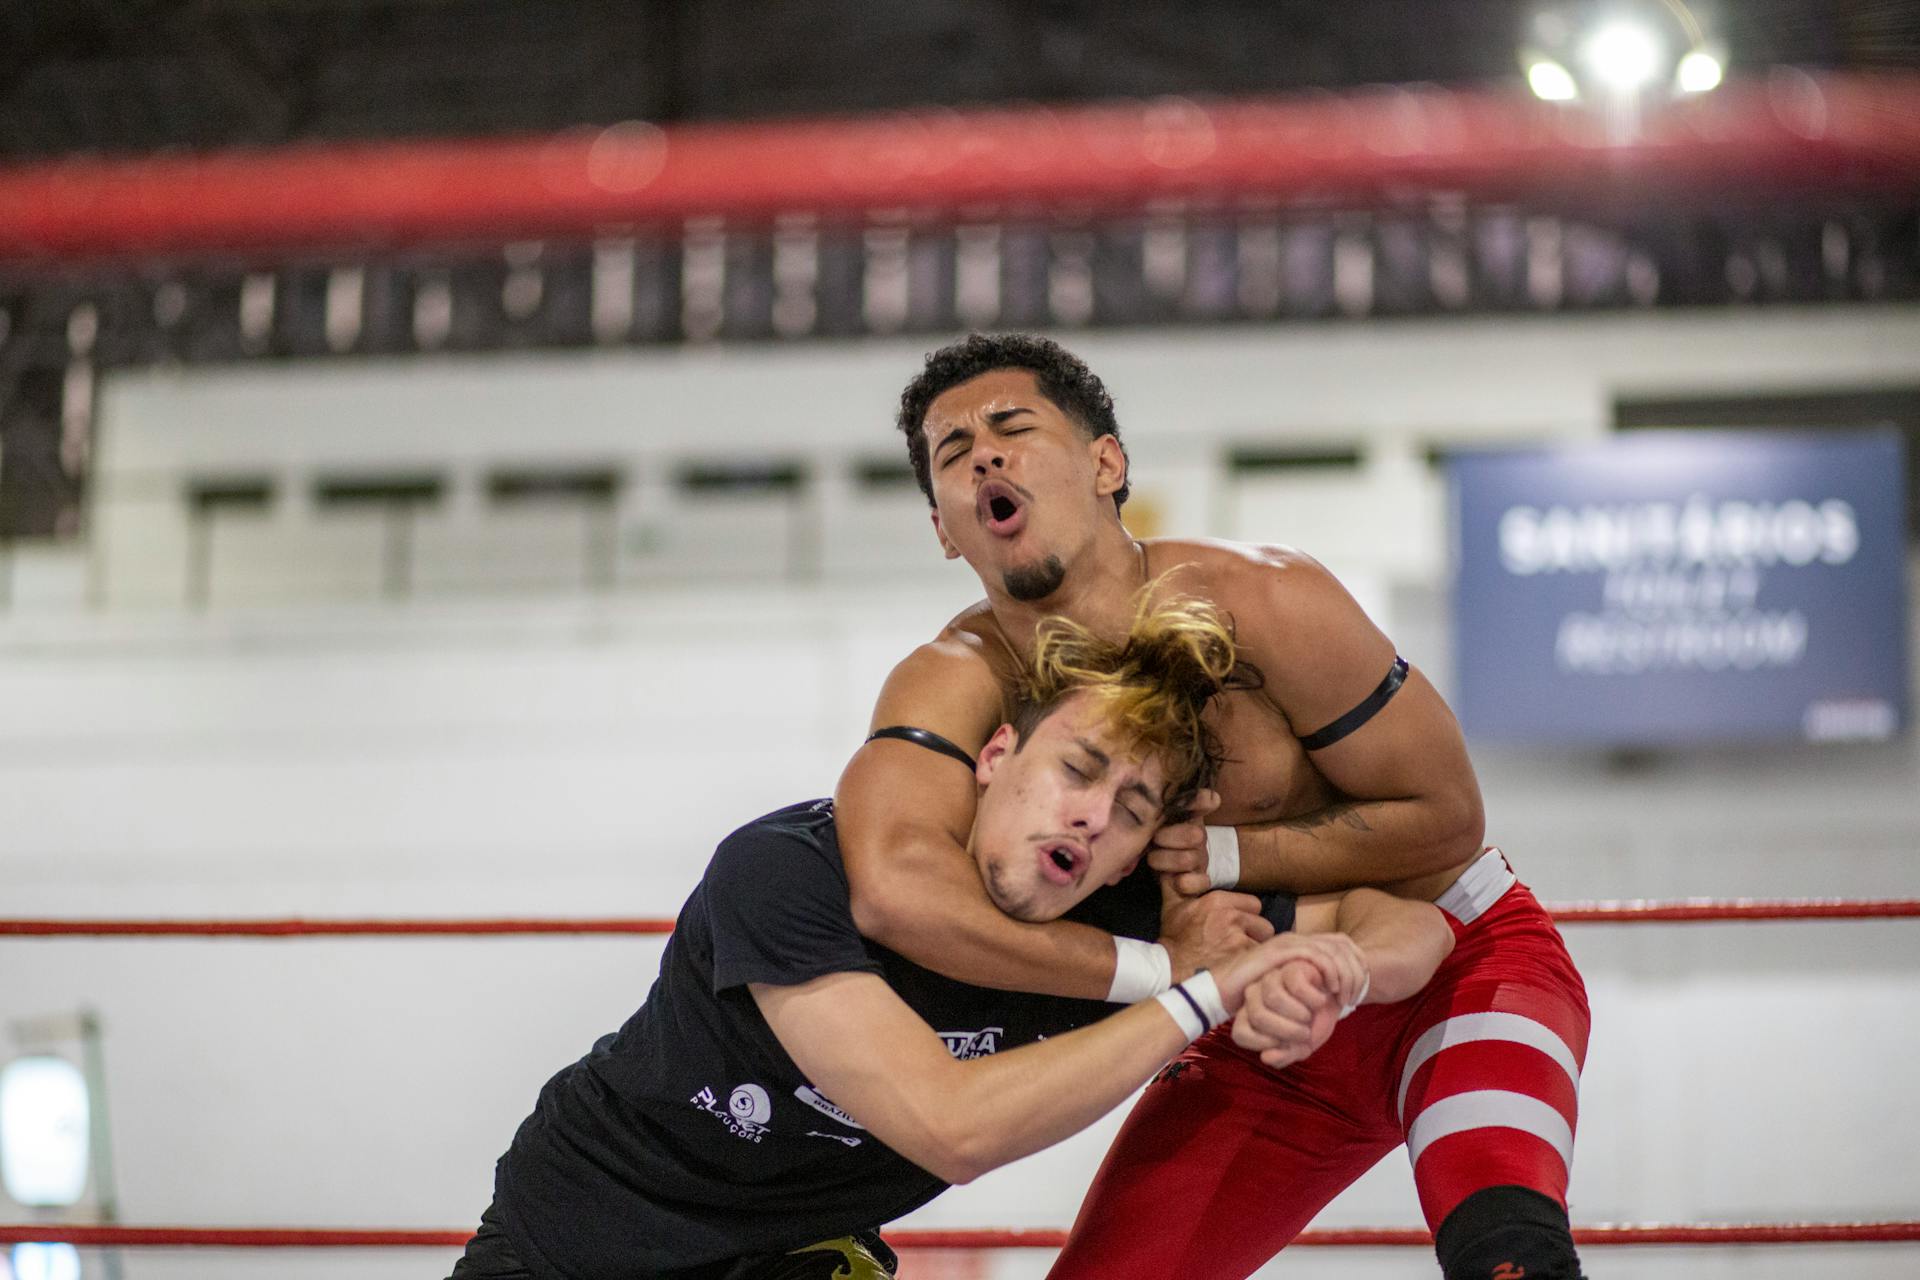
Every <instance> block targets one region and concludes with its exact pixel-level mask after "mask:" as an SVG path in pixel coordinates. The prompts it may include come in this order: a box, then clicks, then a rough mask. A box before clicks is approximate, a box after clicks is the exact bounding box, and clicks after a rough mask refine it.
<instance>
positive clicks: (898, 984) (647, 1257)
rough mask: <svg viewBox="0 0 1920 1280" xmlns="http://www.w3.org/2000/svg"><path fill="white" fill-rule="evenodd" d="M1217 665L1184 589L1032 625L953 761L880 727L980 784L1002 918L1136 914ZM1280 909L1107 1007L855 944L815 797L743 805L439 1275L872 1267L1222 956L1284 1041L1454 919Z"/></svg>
mask: <svg viewBox="0 0 1920 1280" xmlns="http://www.w3.org/2000/svg"><path fill="white" fill-rule="evenodd" d="M1233 663H1234V654H1233V643H1232V640H1231V638H1230V637H1229V634H1228V632H1227V629H1226V626H1225V624H1224V622H1223V620H1222V619H1221V618H1220V616H1219V615H1218V613H1217V612H1216V611H1215V610H1214V609H1213V608H1212V607H1211V606H1208V605H1204V604H1200V603H1197V602H1192V601H1184V602H1174V603H1171V604H1166V605H1163V606H1161V607H1159V608H1156V609H1154V610H1153V611H1152V612H1147V611H1144V610H1143V611H1142V612H1141V613H1140V614H1139V615H1138V616H1137V617H1135V618H1134V620H1133V622H1132V624H1131V625H1130V626H1129V627H1128V628H1127V629H1126V631H1125V632H1124V633H1123V642H1121V643H1114V642H1112V641H1110V640H1108V639H1105V638H1101V637H1096V636H1094V635H1092V634H1091V633H1088V632H1086V631H1084V630H1080V629H1078V628H1074V627H1072V626H1070V625H1065V624H1058V623H1055V624H1052V625H1050V626H1049V628H1048V629H1047V631H1046V632H1045V634H1044V635H1043V637H1042V639H1041V642H1040V643H1039V644H1037V645H1036V646H1035V654H1034V665H1033V668H1032V670H1031V672H1030V673H1029V678H1028V680H1027V683H1026V686H1025V688H1024V690H1023V696H1022V698H1021V700H1020V703H1019V707H1018V709H1017V710H1016V712H1015V714H1014V716H1013V718H1012V719H1011V720H1010V722H1009V723H1007V724H1004V725H1002V726H1000V727H998V728H997V729H996V730H995V732H994V733H993V735H992V736H991V738H990V740H989V741H988V742H987V743H986V745H985V748H984V749H983V750H982V751H981V752H980V753H979V756H978V759H977V760H968V758H967V757H966V756H964V755H961V756H960V760H961V761H965V762H966V763H967V764H968V765H969V767H968V768H967V769H965V770H962V769H961V768H960V767H959V763H958V762H956V761H953V760H949V759H945V758H942V756H943V755H944V754H959V750H958V748H956V747H952V746H950V745H949V744H946V743H943V742H941V741H939V740H938V739H935V738H930V737H928V736H927V735H926V734H925V733H924V732H922V731H919V730H917V729H914V728H912V727H911V726H902V727H901V728H900V732H901V733H902V734H903V735H904V738H905V739H906V742H905V743H902V745H906V746H908V749H911V750H914V751H923V752H924V753H925V754H926V755H927V756H928V758H929V759H933V760H935V761H937V762H938V763H939V764H940V765H941V766H942V768H943V770H947V771H950V772H951V773H952V774H953V775H955V776H958V777H962V778H965V779H966V780H967V781H968V782H969V784H970V785H971V786H972V787H973V789H975V790H976V791H977V793H978V796H979V801H978V805H977V813H976V815H975V818H974V820H973V822H972V830H971V832H970V837H969V840H968V846H967V847H968V849H969V850H970V854H971V857H970V861H971V862H972V864H973V866H974V871H973V876H974V884H975V886H976V887H978V888H980V890H981V892H982V893H983V894H984V895H987V896H989V897H990V899H991V901H993V902H994V903H995V904H997V909H999V910H1001V911H1005V912H1010V913H1013V914H1015V915H1018V916H1020V917H1021V918H1023V919H1028V920H1051V919H1054V918H1055V917H1057V916H1059V915H1061V914H1062V913H1063V912H1066V911H1068V910H1069V909H1072V908H1074V907H1075V906H1076V904H1078V903H1080V902H1081V900H1083V899H1085V898H1086V897H1087V896H1088V895H1089V894H1090V893H1092V892H1093V890H1094V889H1095V887H1096V886H1100V885H1103V884H1104V885H1108V886H1112V887H1110V888H1108V889H1107V891H1106V893H1105V895H1104V911H1105V913H1106V914H1105V915H1104V917H1103V918H1106V919H1108V920H1110V921H1111V922H1113V923H1115V924H1116V925H1117V926H1118V927H1123V928H1128V927H1131V928H1137V929H1141V930H1142V931H1144V932H1145V933H1146V934H1147V935H1148V936H1151V935H1152V933H1153V932H1154V930H1155V927H1156V926H1157V924H1158V922H1159V918H1160V914H1161V910H1160V908H1161V896H1162V895H1161V890H1160V887H1159V885H1158V884H1157V883H1156V881H1155V878H1154V876H1153V874H1152V873H1151V872H1142V873H1139V874H1130V873H1131V872H1132V870H1133V868H1134V867H1135V865H1136V864H1137V863H1139V861H1140V859H1141V855H1142V854H1143V853H1144V852H1145V850H1146V848H1147V844H1148V840H1149V838H1150V837H1151V835H1152V833H1153V831H1154V829H1155V828H1156V827H1158V826H1159V825H1160V822H1161V819H1162V817H1163V815H1164V814H1165V813H1166V812H1167V811H1168V809H1169V807H1171V806H1179V805H1184V804H1186V803H1187V802H1188V801H1189V800H1190V799H1191V797H1192V794H1193V792H1194V791H1195V789H1196V788H1198V787H1199V786H1200V785H1202V784H1203V783H1204V782H1205V781H1206V780H1207V779H1208V778H1210V777H1211V775H1212V773H1213V771H1214V769H1215V767H1216V766H1217V763H1218V755H1217V749H1216V748H1215V746H1214V743H1213V739H1212V736H1211V734H1210V733H1209V732H1208V731H1207V730H1205V729H1204V728H1203V727H1202V724H1201V720H1200V712H1201V708H1202V707H1203V706H1204V705H1205V704H1206V702H1207V701H1208V700H1209V699H1210V698H1212V697H1213V696H1214V694H1215V693H1216V692H1217V690H1218V689H1219V687H1220V682H1221V680H1222V679H1223V678H1224V677H1225V676H1226V675H1227V673H1228V672H1229V671H1231V670H1232V669H1233ZM908 744H911V745H908ZM1269 910H1270V911H1274V912H1276V913H1279V914H1281V915H1283V916H1285V917H1291V916H1293V915H1294V913H1295V910H1296V904H1295V903H1294V902H1293V901H1292V900H1291V899H1285V900H1283V901H1281V902H1279V903H1276V904H1270V905H1269ZM1297 912H1298V918H1297V920H1295V921H1292V923H1293V929H1292V931H1290V932H1288V933H1286V934H1284V935H1283V936H1281V937H1276V938H1273V939H1270V940H1269V941H1267V942H1265V943H1263V944H1261V945H1259V946H1258V947H1255V948H1252V949H1249V950H1245V951H1243V952H1241V954H1240V955H1238V956H1237V957H1235V958H1234V959H1233V960H1232V961H1230V962H1229V963H1227V964H1225V965H1223V966H1222V967H1221V968H1220V969H1219V970H1217V971H1216V972H1214V973H1203V974H1200V975H1197V976H1196V977H1194V978H1192V979H1189V980H1188V981H1187V982H1186V983H1184V984H1183V985H1180V986H1176V987H1174V988H1172V989H1171V990H1169V991H1167V992H1165V993H1163V994H1162V995H1160V996H1159V997H1157V998H1151V997H1150V998H1148V999H1146V1000H1143V1001H1141V1002H1139V1003H1138V1004H1136V1005H1135V1006H1134V1007H1133V1008H1130V1009H1125V1010H1122V1011H1120V1012H1118V1013H1114V1012H1113V1011H1112V1010H1111V1008H1110V1007H1109V1006H1108V1005H1105V1004H1102V1003H1099V1002H1096V1001H1083V1000H1061V999H1055V998H1053V997H1048V996H1040V995H1030V994H1023V993H1017V992H1009V991H996V990H988V989H984V988H979V987H970V986H967V985H965V984H962V983H958V982H954V981H951V980H950V979H947V978H942V977H939V976H938V975H935V974H933V973H930V972H928V971H926V970H924V969H921V968H919V967H918V966H915V965H913V964H911V963H910V962H908V961H906V960H903V959H902V958H901V957H900V956H898V955H896V954H894V953H892V952H890V951H887V950H884V949H882V948H879V947H876V946H873V945H871V944H869V943H868V942H866V941H865V940H863V939H862V938H861V937H860V936H859V934H858V933H857V932H856V931H855V929H854V925H853V918H852V913H851V909H850V907H849V905H848V900H847V888H846V879H845V875H844V872H843V871H842V869H841V863H840V859H839V853H838V850H837V844H836V836H835V819H834V812H833V806H832V804H831V803H830V802H829V801H825V800H821V801H814V802H811V803H803V804H797V805H792V806H790V807H788V808H786V809H782V810H780V811H778V812H776V813H772V814H769V815H767V816H766V817H763V818H759V819H757V820H755V821H753V822H751V823H748V824H747V825H746V826H744V827H742V828H741V829H740V830H738V831H736V832H734V833H733V834H732V835H730V836H728V837H727V839H726V840H724V841H723V842H722V843H721V845H720V848H719V849H718V851H717V852H716V853H715V854H714V856H713V860H712V862H711V863H709V865H708V867H707V870H706V873H705V874H704V875H703V876H702V878H701V882H700V885H699V886H698V888H696V889H695V891H694V893H693V894H692V896H691V897H689V898H688V899H687V904H686V907H685V909H684V910H682V912H681V914H680V919H679V922H678V924H677V926H676V928H675V931H674V934H673V937H672V938H671V939H670V940H669V941H668V943H667V948H666V951H665V953H664V954H663V956H662V958H661V964H660V978H659V980H658V981H657V982H656V983H655V984H654V986H653V990H652V991H651V992H650V993H649V994H648V996H647V1001H646V1004H645V1005H644V1006H643V1007H642V1008H641V1010H640V1011H639V1012H638V1013H636V1014H634V1016H633V1017H632V1018H630V1019H629V1020H628V1021H627V1024H626V1025H625V1026H624V1027H622V1028H621V1029H620V1031H619V1032H618V1033H617V1034H615V1035H610V1036H607V1037H604V1038H603V1039H602V1040H601V1041H600V1042H599V1043H598V1044H596V1045H595V1046H594V1048H593V1051H592V1052H591V1053H589V1054H588V1055H587V1056H586V1057H584V1058H582V1059H581V1060H580V1061H578V1062H576V1063H574V1064H573V1065H571V1066H569V1067H567V1068H565V1069H564V1070H562V1071H561V1072H560V1073H559V1074H558V1075H556V1076H554V1078H553V1079H552V1080H550V1081H548V1083H547V1085H546V1087H545V1088H543V1089H542V1090H541V1092H540V1098H539V1102H538V1104H537V1106H536V1107H535V1110H534V1112H533V1114H532V1115H531V1116H530V1117H529V1118H528V1119H527V1121H526V1122H525V1123H524V1124H522V1125H521V1126H520V1130H519V1132H518V1133H517V1134H516V1135H515V1137H514V1139H513V1144H512V1146H511V1148H510V1149H509V1150H508V1152H507V1154H506V1155H505V1156H503V1157H502V1158H501V1160H500V1163H499V1166H498V1169H497V1170H496V1178H495V1193H494V1202H493V1204H492V1206H491V1207H490V1208H489V1209H488V1210H487V1212H486V1213H485V1214H484V1215H483V1216H482V1218H481V1225H480V1230H479V1231H478V1232H477V1233H476V1234H475V1235H474V1237H473V1238H472V1240H471V1241H469V1243H468V1246H467V1250H466V1253H465V1256H464V1257H462V1258H461V1260H460V1262H459V1264H458V1265H457V1266H456V1267H455V1269H454V1277H455V1280H643V1278H644V1280H802V1278H817V1280H824V1278H825V1277H828V1276H838V1277H841V1278H842V1280H847V1278H848V1277H853V1278H855V1280H887V1276H888V1273H889V1272H890V1271H891V1269H892V1268H891V1263H890V1255H889V1254H888V1252H887V1250H886V1247H885V1245H884V1244H883V1243H882V1242H881V1241H880V1239H879V1237H878V1236H877V1235H876V1234H875V1232H876V1230H877V1229H878V1228H879V1227H880V1226H881V1225H883V1224H885V1223H886V1222H888V1221H889V1220H891V1219H892V1218H894V1217H897V1216H898V1215H900V1214H902V1213H905V1212H907V1211H908V1210H911V1209H913V1208H916V1207H917V1206H919V1205H921V1204H923V1203H925V1202H926V1201H927V1200H929V1199H931V1198H933V1197H934V1196H935V1195H937V1194H939V1193H940V1191H942V1190H943V1189H944V1188H945V1186H946V1184H948V1183H951V1182H965V1181H967V1180H968V1179H970V1178H972V1177H974V1176H975V1175H977V1174H979V1173H980V1172H982V1171H984V1170H986V1169H990V1168H993V1167H994V1166H996V1165H999V1164H1002V1163H1004V1162H1006V1161H1008V1160H1012V1159H1015V1158H1017V1157H1019V1156H1022V1155H1025V1154H1027V1153H1028V1152H1032V1151H1037V1150H1039V1149H1040V1148H1041V1147H1044V1146H1046V1145H1048V1144H1049V1143H1052V1142H1056V1141H1058V1140H1059V1139H1061V1138H1063V1137H1065V1136H1067V1135H1068V1134H1070V1133H1073V1132H1075V1131H1076V1130H1078V1129H1080V1128H1082V1127H1084V1126H1085V1125H1087V1124H1089V1123H1091V1122H1092V1121H1093V1120H1094V1119H1095V1118H1096V1117H1098V1116H1100V1115H1101V1114H1103V1113H1104V1112H1106V1111H1107V1110H1108V1109H1110V1108H1111V1107H1113V1106H1115V1105H1117V1104H1118V1103H1119V1102H1120V1101H1121V1100H1122V1099H1124V1098H1125V1097H1126V1096H1127V1095H1128V1094H1129V1093H1131V1092H1132V1091H1133V1090H1134V1089H1136V1088H1138V1087H1139V1086H1140V1085H1141V1084H1143V1083H1145V1082H1146V1080H1147V1079H1148V1077H1149V1076H1151V1075H1153V1074H1154V1073H1155V1072H1156V1071H1158V1070H1159V1069H1160V1068H1161V1067H1162V1066H1163V1065H1165V1063H1166V1062H1167V1060H1168V1059H1170V1058H1172V1057H1173V1056H1174V1055H1175V1054H1176V1053H1178V1052H1179V1051H1180V1050H1181V1049H1182V1048H1183V1047H1185V1046H1186V1045H1188V1044H1189V1043H1191V1041H1192V1040H1193V1039H1194V1037H1195V1036H1198V1035H1200V1034H1201V1033H1202V1032H1204V1031H1205V1030H1206V1029H1207V1027H1208V1026H1210V1025H1220V1024H1222V1023H1224V1022H1225V1020H1226V1019H1227V1017H1228V1015H1229V1014H1230V1013H1232V1012H1233V1011H1234V1010H1236V1009H1237V1008H1238V1007H1239V1004H1240V997H1241V993H1242V991H1243V990H1244V988H1245V986H1246V984H1247V983H1248V982H1250V981H1252V980H1254V979H1255V978H1257V977H1259V976H1260V975H1262V974H1266V973H1272V974H1274V975H1275V980H1276V982H1277V983H1278V984H1279V985H1280V986H1281V987H1282V988H1284V989H1285V990H1288V991H1291V992H1292V993H1293V995H1294V997H1295V998H1296V1002H1295V1004H1294V1005H1293V1006H1292V1007H1291V1015H1290V1014H1289V1012H1288V1011H1287V1010H1281V1011H1278V1013H1277V1014H1270V1012H1269V1011H1263V1013H1262V1018H1263V1022H1264V1023H1265V1030H1264V1031H1263V1033H1262V1036H1263V1042H1264V1040H1265V1039H1267V1038H1271V1037H1272V1036H1273V1035H1274V1034H1276V1033H1277V1034H1278V1035H1279V1036H1280V1037H1281V1038H1282V1039H1283V1040H1284V1041H1285V1046H1284V1048H1283V1049H1282V1050H1281V1051H1280V1052H1279V1055H1278V1056H1279V1057H1281V1058H1284V1059H1286V1060H1291V1059H1292V1058H1295V1057H1298V1056H1299V1055H1300V1054H1302V1053H1305V1052H1307V1051H1308V1050H1310V1049H1311V1048H1312V1047H1313V1046H1314V1045H1315V1044H1316V1043H1319V1042H1320V1041H1323V1040H1324V1039H1325V1037H1326V1034H1327V1032H1328V1031H1329V1030H1330V1029H1331V1028H1332V1025H1333V1023H1334V1020H1335V1019H1336V1018H1337V1016H1338V1014H1339V1010H1340V1008H1341V1005H1342V1004H1348V1005H1350V1004H1353V1003H1356V1002H1357V1001H1358V1000H1359V998H1360V996H1361V994H1362V990H1363V988H1364V987H1365V986H1366V985H1367V983H1368V981H1369V976H1370V978H1371V982H1372V985H1373V986H1375V987H1380V988H1385V989H1386V990H1387V991H1388V992H1390V993H1391V992H1394V991H1398V992H1400V993H1402V994H1405V993H1408V992H1411V991H1414V990H1417V989H1418V988H1419V987H1420V986H1421V985H1422V984H1423V983H1425V982H1426V981H1427V979H1428V977H1430V976H1431V974H1432V973H1433V970H1434V968H1435V966H1436V965H1438V964H1439V962H1440V960H1441V958H1442V957H1444V956H1445V955H1446V953H1447V951H1448V950H1449V949H1450V948H1451V945H1452V938H1451V935H1450V934H1449V932H1448V930H1447V927H1446V925H1445V923H1444V922H1443V921H1442V920H1441V918H1440V913H1439V912H1437V911H1435V910H1434V909H1433V908H1432V907H1429V906H1426V905H1424V904H1416V903H1410V902H1404V901H1399V900H1396V899H1394V898H1391V897H1389V896H1388V895H1386V894H1381V893H1375V892H1372V891H1370V890H1361V891H1358V892H1356V893H1353V894H1348V895H1345V896H1343V897H1342V898H1340V899H1339V900H1338V901H1337V902H1335V901H1312V902H1302V903H1299V904H1298V905H1297ZM1335 929H1339V930H1341V931H1342V932H1344V933H1345V934H1346V936H1340V935H1339V934H1336V933H1334V932H1332V931H1333V930H1335ZM1313 934H1319V935H1323V936H1307V935H1313ZM1336 1000H1337V1001H1340V1002H1341V1004H1335V1003H1334V1001H1336ZM1109 1014H1111V1015H1112V1016H1108V1015H1109ZM1289 1016H1292V1020H1291V1021H1289V1020H1288V1019H1289ZM1042 1041H1044V1043H1042Z"/></svg>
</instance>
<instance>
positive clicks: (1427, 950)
mask: <svg viewBox="0 0 1920 1280" xmlns="http://www.w3.org/2000/svg"><path fill="white" fill-rule="evenodd" d="M1293 927H1294V930H1295V932H1298V933H1306V934H1315V933H1344V934H1346V935H1347V936H1348V937H1349V938H1351V939H1353V942H1354V945H1355V946H1357V947H1359V949H1360V954H1361V957H1362V958H1363V959H1365V960H1366V962H1367V971H1368V973H1369V974H1370V975H1371V977H1372V981H1371V983H1370V984H1369V985H1368V987H1367V998H1366V1000H1365V1001H1363V1003H1365V1004H1393V1003H1394V1002H1396V1001H1399V1000H1405V999H1406V998H1407V997H1408V996H1410V995H1413V994H1414V993H1415V992H1417V991H1419V990H1420V989H1421V988H1422V987H1424V986H1426V985H1427V983H1428V981H1429V980H1431V979H1432V977H1433V973H1434V970H1436V969H1438V968H1439V967H1440V963H1441V961H1443V960H1445V959H1446V958H1447V957H1448V956H1449V955H1451V954H1453V929H1452V927H1451V926H1449V925H1448V924H1447V920H1446V917H1445V916H1444V915H1442V914H1441V913H1440V909H1439V908H1438V907H1436V906H1434V905H1433V904H1431V903H1427V902H1409V901H1407V900H1406V899H1404V898H1396V897H1394V896H1393V895H1391V894H1386V893H1381V892H1380V891H1379V890H1378V889H1352V890H1349V891H1348V892H1346V893H1335V894H1322V895H1319V896H1316V897H1312V898H1305V899H1302V900H1301V902H1300V905H1299V908H1298V910H1297V911H1296V913H1295V916H1294V926H1293Z"/></svg>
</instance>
